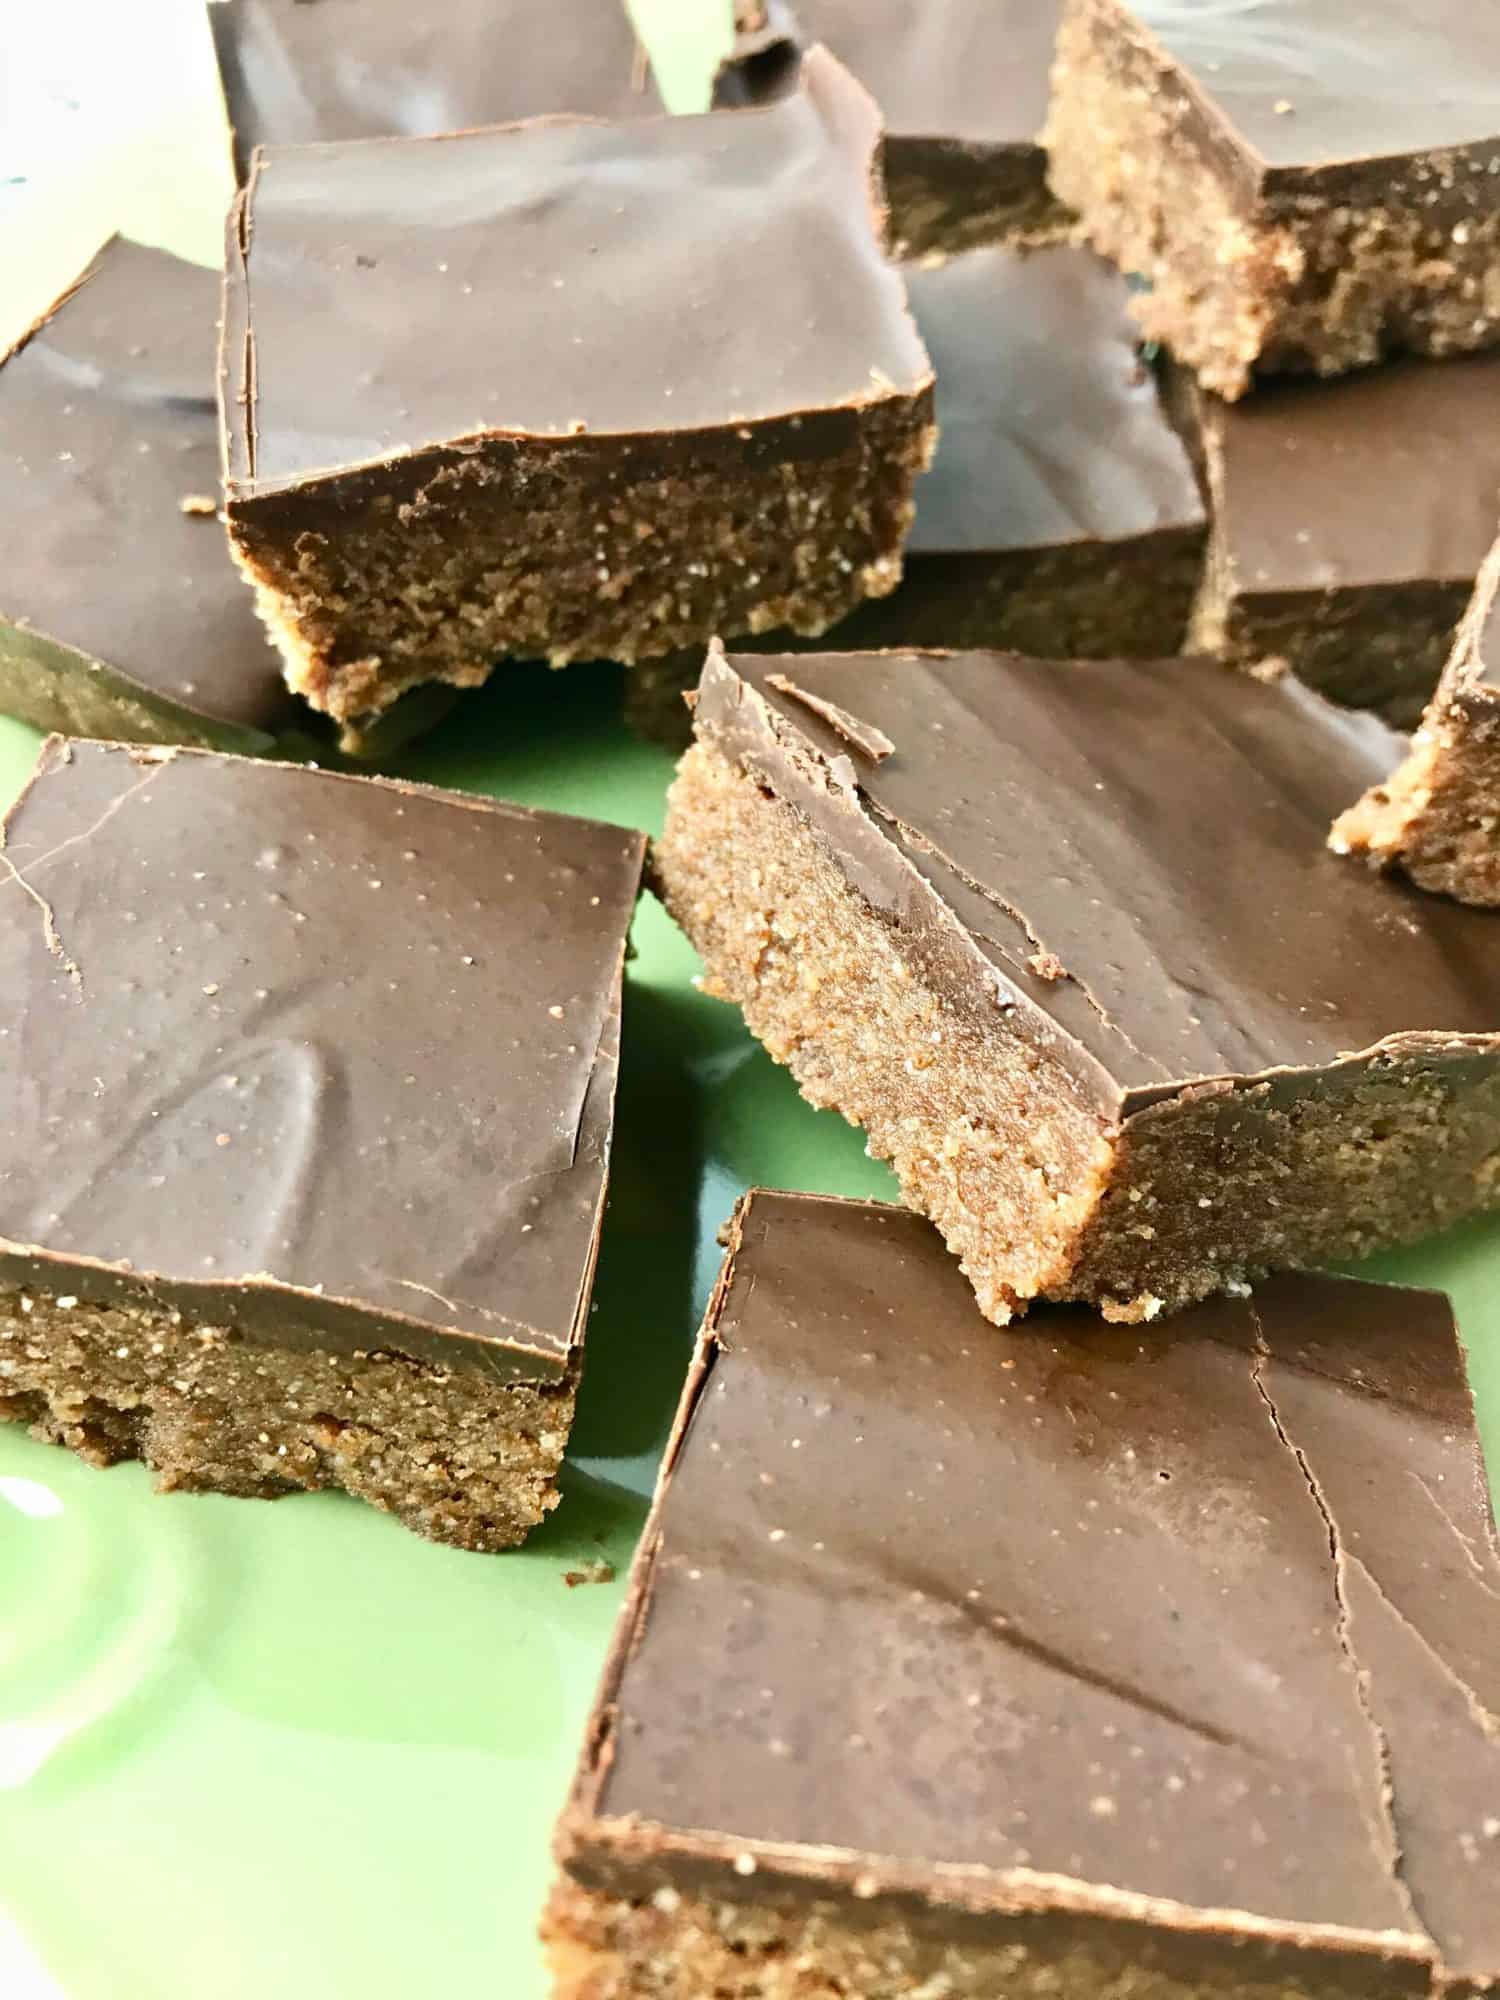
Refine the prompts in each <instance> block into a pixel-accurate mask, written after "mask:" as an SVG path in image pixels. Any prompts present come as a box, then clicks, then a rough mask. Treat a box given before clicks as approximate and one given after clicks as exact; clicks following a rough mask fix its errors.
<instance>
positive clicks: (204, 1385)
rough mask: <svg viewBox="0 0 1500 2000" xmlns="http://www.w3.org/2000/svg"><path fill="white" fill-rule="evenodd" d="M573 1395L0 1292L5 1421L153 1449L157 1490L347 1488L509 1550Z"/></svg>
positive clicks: (70, 1437)
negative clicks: (265, 1342)
mask: <svg viewBox="0 0 1500 2000" xmlns="http://www.w3.org/2000/svg"><path fill="white" fill-rule="evenodd" d="M575 1394H576V1383H575V1382H574V1380H573V1379H572V1378H569V1379H567V1380H564V1381H562V1382H559V1383H557V1384H549V1385H538V1384H534V1383H501V1382H497V1381H494V1380H493V1379H491V1378H489V1377H487V1376H485V1375H483V1374H481V1373H478V1372H477V1371H476V1372H474V1373H472V1374H471V1373H468V1372H460V1371H457V1370H449V1369H445V1368H442V1367H439V1366H437V1365H436V1364H434V1363H431V1362H425V1361H415V1360H412V1359H410V1358H409V1357H407V1356H404V1355H399V1354H390V1353H380V1354H337V1355H336V1354H331V1353H327V1352H324V1351H321V1350H310V1351H294V1350H293V1349H290V1348H285V1347H271V1346H262V1345H259V1344H257V1343H252V1342H250V1341H247V1340H245V1339H244V1338H242V1337H241V1336H240V1335H239V1334H237V1333H234V1332H232V1331H230V1330H228V1329H226V1328H224V1327H218V1326H205V1325H201V1324H194V1323H193V1322H192V1321H189V1320H186V1319H184V1318H183V1317H182V1315H181V1314H179V1313H176V1312H172V1311H168V1310H166V1309H162V1308H157V1309H151V1310H148V1309H146V1308H143V1307H137V1306H133V1305H114V1306H100V1305H95V1304H91V1303H84V1302H83V1301H73V1302H71V1303H69V1302H66V1300H65V1298H57V1297H49V1296H47V1295H46V1294H43V1293H22V1292H17V1291H0V1419H3V1420H6V1421H9V1422H11V1423H23V1424H25V1425H27V1426H28V1427H29V1429H30V1430H31V1433H32V1435H33V1436H34V1437H37V1438H40V1439H42V1440H43V1441H44V1442H46V1443H51V1444H61V1445H66V1446H67V1447H68V1449H69V1450H70V1451H74V1452H76V1453H77V1454H78V1456H79V1457H80V1458H84V1459H87V1460H88V1461H89V1463H90V1464H92V1465H101V1466H103V1465H113V1464H115V1463H117V1462H118V1461H119V1460H121V1459H128V1458H139V1459H144V1460H145V1462H146V1463H147V1464H148V1465H149V1466H150V1467H151V1469H152V1471H153V1472H154V1473H155V1475H156V1484H157V1487H158V1488H159V1489H160V1490H161V1491H162V1492H173V1491H183V1492H213V1493H233V1494H241V1495H245V1496H249V1497H251V1498H255V1499H264V1500H274V1499H277V1498H279V1497H280V1496H281V1495H283V1494H286V1493H294V1492H296V1491H298V1490H299V1489H301V1490H303V1491H308V1492H312V1491H316V1490H317V1489H319V1488H322V1487H330V1486H336V1487H342V1488H343V1490H344V1491H345V1492H346V1493H350V1494H353V1495H354V1496H355V1497H356V1498H357V1499H360V1500H368V1501H369V1502H370V1504H371V1505H372V1506H375V1507H379V1508H381V1509H382V1510H383V1511H384V1512H386V1513H390V1514H395V1515H397V1516H398V1517H399V1518H400V1520H402V1521H403V1522H404V1523H405V1524H406V1526H407V1527H409V1528H413V1529H415V1531H416V1532H417V1533H418V1534H419V1535H425V1536H426V1537H427V1538H428V1539H429V1540H431V1541H435V1542H446V1543H449V1544H451V1545H452V1546H453V1547H455V1548H462V1549H481V1550H495V1549H508V1548H514V1547H515V1546H516V1545H517V1544H518V1543H520V1542H522V1541H524V1540H525V1539H526V1536H527V1535H528V1533H529V1532H530V1531H531V1529H533V1528H534V1527H535V1526H536V1525H537V1523H538V1522H539V1521H541V1520H542V1519H543V1518H544V1517H545V1515H546V1514H547V1513H548V1512H549V1511H550V1509H551V1508H553V1507H554V1506H556V1504H557V1497H558V1496H557V1491H556V1479H557V1470H558V1466H559V1465H560V1463H561V1461H562V1455H563V1447H564V1445H565V1444H566V1443H567V1438H568V1432H569V1429H570V1428H571V1425H572V1421H573V1402H574V1396H575Z"/></svg>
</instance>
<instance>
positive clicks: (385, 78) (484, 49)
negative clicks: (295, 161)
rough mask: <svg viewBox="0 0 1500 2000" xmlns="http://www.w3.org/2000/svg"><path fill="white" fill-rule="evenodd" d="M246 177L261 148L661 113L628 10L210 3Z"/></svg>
mask: <svg viewBox="0 0 1500 2000" xmlns="http://www.w3.org/2000/svg"><path fill="white" fill-rule="evenodd" d="M208 19H209V25H210V26H211V28H212V29H213V40H214V51H215V53H216V55H217V56H218V59H219V77H220V81H221V82H222V84H223V87H224V103H225V108H226V109H227V111H228V113H229V122H230V125H231V127H232V128H233V132H234V161H235V171H236V174H237V176H238V178H239V179H240V180H243V179H244V178H245V176H246V174H247V173H248V172H249V171H250V156H251V154H252V153H253V152H254V151H255V148H256V147H257V146H286V145H300V144H305V143H307V142H308V141H311V140H323V139H383V138H388V137H394V136H396V135H397V134H399V133H406V134H408V135H409V136H410V137H413V138H421V137H423V136H425V135H427V134H429V133H434V132H461V131H464V130H466V129H467V128H468V127H470V126H473V125H498V124H502V123H505V122H508V121H510V120H512V119H516V118H533V117H538V116H540V115H542V114H544V113H546V112H552V111H575V112H584V113H587V114H589V115H590V116H593V117H597V118H625V117H629V116H630V115H631V114H632V113H633V112H637V111H656V110H659V109H660V107H661V100H660V98H659V97H658V96H657V93H656V90H655V87H654V85H653V83H652V81H651V73H650V69H649V66H648V65H647V63H646V61H645V58H644V54H643V52H642V50H641V46H640V44H639V42H638V41H637V39H636V35H635V30H634V29H633V28H632V27H631V25H630V17H629V15H628V14H627V13H626V11H625V8H624V6H623V5H622V0H564V4H562V5H561V6H559V5H558V4H557V0H443V6H442V8H441V10H440V11H439V12H436V13H430V14H429V13H427V12H426V11H424V9H422V8H420V7H413V6H412V5H410V4H409V0H359V4H358V6H357V7H354V6H349V5H347V4H346V5H342V6H340V5H337V4H335V5H332V6H330V5H329V4H327V0H323V4H321V5H318V6H309V5H308V4H307V0H208Z"/></svg>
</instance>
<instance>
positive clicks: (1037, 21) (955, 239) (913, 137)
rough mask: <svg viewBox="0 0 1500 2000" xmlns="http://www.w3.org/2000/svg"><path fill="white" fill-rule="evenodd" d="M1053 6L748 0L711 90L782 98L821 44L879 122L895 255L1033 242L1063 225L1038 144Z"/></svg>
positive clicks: (727, 95)
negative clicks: (873, 104) (874, 108)
mask: <svg viewBox="0 0 1500 2000" xmlns="http://www.w3.org/2000/svg"><path fill="white" fill-rule="evenodd" d="M1058 11H1059V9H1058V0H935V4H934V3H933V0H929V4H927V5H925V6H922V7H912V6H911V5H909V4H908V0H797V4H796V7H795V10H794V9H793V8H791V7H788V6H787V5H785V4H784V0H743V4H742V5H740V6H739V7H738V8H737V9H736V15H737V18H736V22H735V30H736V32H735V40H734V47H733V50H732V52H731V54H730V57H729V60H728V62H727V63H726V64H725V66H724V67H723V68H722V69H721V70H720V72H719V75H718V77H717V78H716V79H715V83H714V102H715V103H716V104H720V105H745V104H764V103H767V102H769V101H770V100H771V99H772V98H774V97H775V96H777V95H778V94H779V93H780V92H781V91H783V90H785V89H786V88H787V86H788V84H789V82H790V80H791V78H792V77H793V76H794V75H795V73H796V67H797V61H798V53H799V50H800V49H802V48H810V47H812V46H813V45H814V44H815V43H818V42H821V43H823V44H824V45H825V47H827V48H829V49H831V50H832V51H833V53H834V54H835V55H836V56H837V57H838V59H839V61H840V62H843V63H847V64H848V65H849V68H850V69H851V70H852V71H853V72H854V74H855V75H856V76H857V77H858V78H859V80H860V82H861V83H863V84H865V85H866V86H867V87H868V88H869V90H870V91H871V92H872V93H873V95H874V97H875V99H876V101H877V103H878V104H879V105H880V108H881V111H882V113H883V115H884V118H885V123H886V138H885V176H886V186H887V188H888V189H889V192H890V204H891V234H892V236H893V238H894V239H895V241H896V243H897V245H898V246H899V248H900V251H901V254H902V255H904V256H921V255H925V254H926V253H927V252H928V251H941V252H944V253H947V252H951V251H954V250H965V249H969V248H971V247H972V246H973V245H975V244H977V243H993V242H999V241H1015V240H1018V239H1024V240H1028V241H1033V242H1035V241H1037V240H1040V239H1044V238H1046V237H1048V236H1055V235H1056V234H1058V233H1059V231H1060V230H1061V229H1062V228H1063V227H1064V226H1065V225H1066V223H1067V222H1068V221H1069V220H1070V218H1069V217H1068V215H1067V212H1066V211H1065V210H1064V209H1063V208H1062V207H1061V206H1060V204H1059V203H1058V202H1057V200H1056V198H1055V196H1054V195H1053V194H1052V191H1051V189H1050V188H1049V187H1048V185H1047V156H1046V154H1045V153H1044V152H1043V151H1042V148H1041V146H1040V144H1039V143H1038V140H1037V134H1038V133H1039V132H1040V131H1041V128H1042V123H1043V120H1044V119H1045V117H1046V112H1047V72H1048V70H1049V68H1050V67H1051V63H1052V51H1053V45H1054V43H1055V41H1056V38H1057V17H1058Z"/></svg>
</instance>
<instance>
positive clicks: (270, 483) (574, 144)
mask: <svg viewBox="0 0 1500 2000" xmlns="http://www.w3.org/2000/svg"><path fill="white" fill-rule="evenodd" d="M878 139H879V125H878V114H877V113H876V110H875V107H874V105H873V103H872V102H871V101H870V99H869V97H868V96H867V95H866V94H865V92H864V91H863V90H862V89H861V88H860V87H859V85H857V84H856V83H855V82H854V81H853V79H852V78H851V77H850V76H849V75H848V73H847V72H846V71H845V70H843V69H841V68H840V67H839V65H838V64H837V63H836V62H834V61H833V59H832V58H831V57H830V56H828V55H827V54H826V53H823V52H820V51H814V52H813V53H812V54H810V55H809V56H808V57H807V59H806V61H805V62H804V63H803V65H802V71H801V82H800V85H799V88H798V89H797V90H796V91H795V92H794V93H792V95H790V96H789V97H786V98H784V99H782V100H781V101H780V102H778V103H776V104H774V105H771V106H770V107H768V108H767V109H766V110H764V111H751V112H745V113H743V114H741V115H739V116H736V117H732V118H730V117H723V116H718V115H712V116H702V117H697V118H665V117H664V118H638V119H634V120H631V121H629V122H625V123H615V124H607V123H597V122H589V121H585V120H577V119H540V120H536V121H534V122H532V123H530V124H523V125H512V126H501V127H495V128H493V129H491V130H488V131H483V132H472V133H461V134H458V135H456V136H453V137H450V138H439V139H390V140H379V139H375V140H367V141H365V142H363V143H357V144H348V145H329V146H316V147H296V148H290V149H287V150H284V151H281V152H279V153H278V152H275V151H272V152H270V153H267V154H266V155H264V156H263V157H261V158H260V160H259V161H258V164H257V165H256V167H255V168H254V170H253V171H252V173H251V176H250V180H249V183H248V185H247V186H246V188H245V189H244V191H243V193H242V194H241V196H240V199H239V204H238V207H237V210H236V213H235V216H234V218H233V219H232V222H231V228H230V240H229V269H228V276H227V278H226V307H225V330H224V347H223V366H224V376H225V379H224V395H223V411H224V419H225V426H226V453H227V459H226V463H227V493H228V518H229V526H230V533H231V537H232V539H233V541H234V544H235V548H236V551H237V553H238V556H239V559H240V561H241V563H242V565H243V567H244V569H245V571H246V574H247V575H248V576H249V577H250V578H251V580H252V581H253V582H254V583H255V585H256V588H257V590H258V593H259V598H260V604H261V609H262V612H263V614H264V616H265V618H266V620H267V622H268V623H269V625H270V627H271V630H272V632H273V634H274V636H275V637H276V639H277V641H278V643H279V644H280V646H281V649H282V652H283V654H284V656H285V659H286V662H287V672H288V676H289V678H290V680H291V683H292V685H293V686H294V687H296V688H297V689H298V690H299V691H300V692H302V693H303V694H305V695H306V696H307V697H308V699H309V700H310V701H311V702H312V703H313V705H314V706H315V707H318V708H322V709H326V710H327V711H328V712H329V713H330V714H333V715H335V716H340V717H342V716H343V715H345V714H348V713H357V712H362V711H365V710H371V709H379V708H381V707H383V706H385V705H386V704H387V703H389V702H390V701H392V700H394V699H395V697H396V696H397V695H399V694H400V693H401V692H402V690H403V689H405V688H407V687H411V686H414V685H416V684H417V683H419V682H423V681H433V680H438V681H448V682H451V683H453V684H455V685H460V686H462V685H469V684H472V683H475V682H478V681H482V680H483V679H485V678H486V677H487V675H488V674H489V672H490V670H491V668H492V667H493V665H494V663H495V660H496V658H497V657H498V656H500V655H502V654H512V655H516V656H531V657H541V658H546V659H550V660H551V661H552V662H553V663H554V664H556V665H561V664H563V663H564V662H566V661H569V660H574V659H594V658H603V657H608V658H614V659H620V660H626V661H630V660H635V659H637V658H643V657H648V656H650V655H652V654H655V653H664V652H668V651H670V650H671V649H672V648H673V647H675V646H683V645H688V644H691V643H693V642H695V641H696V642H699V643H701V642H704V641H706V640H707V639H708V638H709V637H711V636H712V635H713V634H714V633H715V632H741V631H754V630H760V629H765V628H767V627H769V626H773V625H777V624H787V625H790V626H792V627H793V628H794V629H795V630H798V631H802V632H808V633H814V632H819V631H822V630H823V629H824V628H825V627H826V626H827V625H829V624H831V623H832V622H833V621H834V620H835V619H836V618H838V617H840V616H842V615H843V614H844V613H845V612H847V611H849V610H851V609H852V608H853V606H854V605H855V604H857V603H858V602H859V601H860V600H861V598H863V597H865V596H867V595H874V596H878V595H880V594H882V593H883V592H885V591H888V590H891V589H893V588H894V587H895V585H896V583H897V582H898V581H899V580H900V575H901V544H902V542H903V540H904V538H905V535H906V531H907V528H908V526H909V525H910V521H911V489H912V483H913V481H914V479H915V477H916V475H917V473H918V472H920V471H921V470H922V469H923V468H924V467H925V465H926V463H927V461H928V459H929V457H930V456H931V450H932V442H933V436H932V371H931V367H930V365H929V363H928V360H927V356H926V354H925V353H924V352H923V349H922V344H921V341H920V340H919V338H918V336H917V333H916V330H915V328H914V327H913V325H912V322H911V319H910V316H909V314H908V312H907V310H906V300H905V293H904V289H903V286H902V283H901V279H900V276H899V274H898V273H897V272H896V271H895V270H894V269H893V268H892V267H891V266H889V265H888V264H887V263H886V262H885V260H884V258H883V256H882V254H881V249H880V241H879V228H880V220H881V208H880V180H879V165H878V158H877V147H878ZM351 357H358V363H357V365H356V363H355V362H354V361H353V360H352V359H351Z"/></svg>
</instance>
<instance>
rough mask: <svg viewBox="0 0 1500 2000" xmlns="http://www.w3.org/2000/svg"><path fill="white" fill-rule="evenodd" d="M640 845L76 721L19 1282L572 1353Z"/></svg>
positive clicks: (387, 1336)
mask: <svg viewBox="0 0 1500 2000" xmlns="http://www.w3.org/2000/svg"><path fill="white" fill-rule="evenodd" d="M643 845H644V843H643V840H642V838H641V836H639V835H637V834H633V833H626V832H623V831H621V830H620V829H618V828H615V827H605V826H600V825H595V824H594V823H593V822H591V821H587V820H576V819H567V818H562V817H559V816H556V815H553V814H547V813H535V812H527V811H524V810H522V809H521V808H519V807H514V806H504V805H497V804H494V803H492V802H491V801H489V800H482V799H475V798H469V797H460V796H458V795H455V794H449V793H443V792H434V791H429V790H423V789H421V788H419V787H416V786H411V785H404V784H397V783H394V782H389V781H383V780H377V779H363V778H343V777H335V776H331V775H328V774H326V773H323V772H320V771H317V770H315V769H307V768H298V767H293V766H288V765H281V764H263V763H259V762H254V761H246V760H242V759H236V758H226V757H218V756H214V755H211V754H208V753H203V752H197V751H179V752H175V753H174V752H170V751H165V752H163V751H145V750H137V751H132V750H127V749H123V748H112V747H107V746H104V745H101V744H94V743H71V744H70V743H68V742H66V741H65V740H64V739H57V738H54V739H52V741H51V742H50V743H49V744H48V745H47V746H46V747H45V748H44V750H43V752H42V757H41V761H40V763H39V765H38V768H37V771H36V773H35V775H34V776H33V778H32V780H31V783H30V786H29V788H28V790H27V791H26V792H25V793H24V794H23V795H22V797H21V799H20V801H19V802H18V804H17V805H16V806H15V808H14V809H13V811H12V813H11V815H10V818H9V820H8V822H7V824H6V829H5V843H4V847H3V850H0V939H3V956H4V960H5V964H6V966H7V967H8V968H9V1005H8V1007H7V1009H6V1015H5V1019H4V1021H3V1023H0V1103H3V1105H4V1107H5V1111H4V1130H5V1140H4V1145H3V1149H0V1283H6V1282H9V1283H19V1284H26V1283H34V1284H38V1285H40V1286H43V1287H44V1288H45V1289H47V1290H48V1291H51V1292H54V1293H76V1294H78V1295H79V1296H81V1297H101V1296H102V1297H105V1298H108V1297H113V1296H124V1297H126V1298H141V1297H144V1298H146V1299H149V1300H162V1301H166V1302H167V1303H170V1304H174V1305H179V1306H181V1307H182V1309H183V1310H184V1311H186V1312H189V1313H191V1314H192V1315H194V1316H195V1317H199V1318H203V1319H206V1320H208V1321H209V1322H210V1323H211V1324H224V1323H226V1322H228V1323H230V1324H234V1325H238V1326H240V1327H242V1328H243V1329H244V1330H245V1331H246V1332H247V1333H249V1334H251V1335H252V1336H253V1335H260V1336H262V1337H264V1338H267V1339H270V1340H272V1341H274V1342H276V1343H277V1344H281V1345H296V1344H298V1343H299V1342H306V1343H310V1344H313V1345H317V1346H326V1347H334V1348H337V1349H341V1350H346V1351H347V1350H348V1349H349V1348H355V1349H369V1348H377V1347H394V1348H397V1349H400V1350H401V1351H403V1352H408V1353H415V1354H418V1355H422V1356H429V1357H435V1358H438V1359H441V1360H444V1361H448V1362H456V1363H457V1364H458V1365H461V1366H470V1367H479V1368H484V1369H486V1370H488V1371H490V1372H492V1373H495V1374H497V1375H499V1376H501V1377H502V1378H508V1377H515V1376H524V1377H527V1378H529V1379H546V1378H548V1377H554V1376H557V1375H559V1374H561V1373H563V1372H564V1371H566V1370H567V1369H568V1367H569V1366H570V1363H571V1361H572V1358H573V1356H574V1352H575V1349H576V1347H577V1343H578V1342H579V1341H580V1340H581V1337H582V1330H583V1316H584V1313H585V1311H586V1307H587V1299H588V1288H589V1278H590V1273H591V1270H592V1263H593V1252H594V1245H595V1242H596V1238H597V1232H598V1226H599V1218H600V1212H601V1209H602V1203H603V1193H604V1179H605V1169H606V1165H607V1157H608V1150H609V1134H610V1125H611V1119H612V1115H613V1103H614V1073H615V1065H616V1059H617V1046H618V1035H619V1009H620V977H621V963H622V955H623V950H624V943H625V932H626V928H627V926H628V924H629V922H630V915H631V910H632V908H633V906H634V903H635V897H636V891H637V886H638V882H639V876H640V868H641V855H642V847H643ZM7 878H8V879H7ZM376 945H378V949H375V948H373V947H374V946H376Z"/></svg>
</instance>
